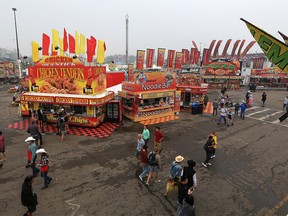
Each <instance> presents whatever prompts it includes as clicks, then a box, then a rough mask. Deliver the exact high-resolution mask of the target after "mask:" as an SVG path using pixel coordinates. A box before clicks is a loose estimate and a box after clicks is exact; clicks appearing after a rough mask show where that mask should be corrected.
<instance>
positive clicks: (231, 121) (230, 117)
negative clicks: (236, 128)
mask: <svg viewBox="0 0 288 216" xmlns="http://www.w3.org/2000/svg"><path fill="white" fill-rule="evenodd" d="M227 120H228V121H227V127H228V126H230V124H231V125H232V126H233V125H234V123H233V113H232V110H231V109H229V110H228V114H227Z"/></svg>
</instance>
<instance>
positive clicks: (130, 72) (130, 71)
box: [128, 64, 134, 82]
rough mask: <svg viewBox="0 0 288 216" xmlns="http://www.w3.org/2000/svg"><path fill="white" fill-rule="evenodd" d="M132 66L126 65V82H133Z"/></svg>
mask: <svg viewBox="0 0 288 216" xmlns="http://www.w3.org/2000/svg"><path fill="white" fill-rule="evenodd" d="M133 73H134V66H133V64H129V65H128V82H134V74H133Z"/></svg>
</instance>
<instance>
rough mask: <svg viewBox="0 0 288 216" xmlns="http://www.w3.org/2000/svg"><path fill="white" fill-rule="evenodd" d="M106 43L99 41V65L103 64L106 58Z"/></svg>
mask: <svg viewBox="0 0 288 216" xmlns="http://www.w3.org/2000/svg"><path fill="white" fill-rule="evenodd" d="M104 44H105V42H104V41H103V40H98V50H97V63H99V64H103V63H104V60H105V57H104V52H105V47H104Z"/></svg>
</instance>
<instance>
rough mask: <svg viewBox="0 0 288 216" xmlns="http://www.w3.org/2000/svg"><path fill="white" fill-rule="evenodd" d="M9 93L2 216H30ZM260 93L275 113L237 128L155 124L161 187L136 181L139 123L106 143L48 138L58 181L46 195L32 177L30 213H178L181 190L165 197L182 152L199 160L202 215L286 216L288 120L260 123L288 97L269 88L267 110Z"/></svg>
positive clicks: (1, 125) (188, 118) (0, 173)
mask: <svg viewBox="0 0 288 216" xmlns="http://www.w3.org/2000/svg"><path fill="white" fill-rule="evenodd" d="M6 88H7V87H6ZM6 90H7V89H5V87H3V86H1V87H0V92H1V95H0V100H1V103H0V109H1V115H0V121H1V122H0V130H2V131H3V132H4V135H5V138H6V145H7V148H6V152H7V156H8V160H7V161H6V162H5V164H4V166H3V167H2V168H1V169H0V184H1V189H0V215H1V216H2V215H3V216H10V215H11V216H14V215H21V214H23V213H24V212H25V208H24V207H23V206H22V205H21V201H20V192H21V184H22V182H23V180H24V178H25V176H26V175H28V174H31V173H32V171H31V169H26V168H25V167H24V166H25V164H26V151H25V147H26V146H25V145H26V144H25V143H24V142H23V141H24V139H25V138H26V137H27V133H26V132H25V131H21V130H17V129H10V128H8V127H7V126H8V124H9V123H11V122H13V121H14V120H17V119H19V117H17V108H16V107H12V106H10V104H11V98H12V94H8V93H6V92H7V91H6ZM246 91H247V90H246V89H242V90H239V91H232V92H228V93H229V94H231V95H232V97H233V98H234V99H235V100H242V99H243V98H244V97H245V93H246ZM218 92H219V91H216V90H215V91H214V90H213V91H209V99H210V100H213V99H214V98H216V97H217V96H218ZM262 92H263V91H256V92H254V93H253V95H254V101H255V103H254V104H255V106H257V111H258V112H259V110H261V109H269V110H270V111H271V112H270V113H269V114H266V113H265V112H262V114H261V112H260V113H258V114H255V115H254V114H253V112H254V111H253V110H252V109H251V111H249V110H248V111H247V114H249V113H250V114H252V115H251V117H247V118H246V119H245V120H240V119H238V118H236V119H235V121H234V126H230V127H227V126H226V125H224V124H221V125H217V124H216V122H215V120H217V118H215V117H212V116H211V115H208V114H203V115H191V114H190V113H187V112H183V113H180V119H179V120H175V121H171V122H165V123H160V124H157V125H152V126H151V127H150V128H149V129H150V132H154V130H155V127H156V126H160V127H161V129H162V131H163V133H164V136H165V139H164V141H163V144H162V147H163V151H162V154H161V159H162V164H163V167H162V169H161V171H160V173H159V178H160V179H161V180H162V182H160V183H151V184H150V186H148V187H147V186H145V185H144V184H143V183H142V182H141V181H140V180H139V179H138V178H137V176H138V175H139V172H140V169H141V167H140V166H139V165H138V164H137V160H136V159H135V158H134V157H133V155H134V151H135V146H136V135H137V133H139V132H141V131H142V127H143V126H142V125H140V124H138V123H137V124H136V123H132V122H130V121H128V120H125V121H124V125H122V126H120V127H118V128H117V130H116V131H115V132H114V133H113V134H112V135H111V136H110V137H108V138H104V139H98V138H92V137H84V136H73V135H67V136H66V137H65V141H64V142H63V143H61V142H60V138H59V137H58V136H56V135H55V134H52V133H47V134H45V135H44V146H43V147H44V148H45V149H46V150H47V152H48V153H49V155H50V160H51V167H50V172H49V175H50V176H51V177H52V178H53V181H52V182H51V184H50V185H49V187H48V188H47V189H45V190H40V188H41V187H42V186H43V179H42V178H41V177H40V176H38V177H37V178H36V179H35V181H34V192H36V193H37V194H38V199H39V205H38V206H37V211H36V213H35V214H33V215H36V216H37V215H39V216H40V215H47V216H49V215H51V216H52V215H53V216H55V215H57V216H58V215H59V216H62V215H68V216H88V215H100V216H102V215H103V216H104V215H123V216H124V215H176V209H177V203H176V201H177V195H176V192H172V193H171V194H170V196H169V197H168V198H165V197H164V195H163V194H164V191H165V186H166V180H167V178H168V175H169V167H170V164H171V163H172V161H173V159H174V158H175V156H177V155H178V154H181V155H183V156H184V157H185V161H184V163H183V165H186V162H187V160H188V159H194V160H195V161H196V162H197V165H196V171H197V176H198V187H197V189H196V190H195V192H194V198H195V209H196V214H197V216H207V215H212V216H213V215H215V216H218V215H219V216H222V215H231V216H232V215H233V216H234V215H251V216H252V215H257V216H258V215H259V216H262V215H267V216H268V215H276V216H280V215H281V216H282V215H286V214H287V213H288V204H287V200H288V195H287V185H288V171H287V170H288V169H287V166H288V159H287V155H288V150H287V148H286V145H287V140H288V139H287V130H288V128H287V127H286V126H285V125H287V124H288V122H286V123H285V121H284V122H283V124H276V123H272V122H274V120H276V119H277V118H278V117H279V116H280V115H281V113H279V114H275V115H274V116H271V117H269V120H268V121H263V117H265V118H266V117H267V115H271V113H272V112H280V111H281V109H282V102H283V100H284V97H285V96H286V95H287V92H285V91H270V90H265V92H266V93H267V95H268V96H267V102H266V103H267V104H266V105H265V107H264V108H262V107H261V94H262ZM255 112H256V110H255ZM253 116H254V118H252V117H253ZM270 118H271V120H270ZM261 119H262V120H261ZM286 121H287V120H286ZM212 130H215V131H216V132H217V134H218V140H219V148H218V149H217V152H216V158H215V159H212V161H211V163H212V166H211V167H208V168H204V167H202V166H201V162H203V161H204V159H205V153H204V150H203V145H204V143H205V141H206V139H207V136H208V135H209V134H210V132H211V131H212ZM150 146H152V140H150ZM150 146H149V147H150Z"/></svg>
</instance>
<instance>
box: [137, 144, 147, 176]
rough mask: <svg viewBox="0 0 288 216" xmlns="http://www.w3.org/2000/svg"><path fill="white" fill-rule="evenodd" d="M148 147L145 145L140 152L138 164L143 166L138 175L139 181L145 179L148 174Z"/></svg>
mask: <svg viewBox="0 0 288 216" xmlns="http://www.w3.org/2000/svg"><path fill="white" fill-rule="evenodd" d="M147 148H148V146H147V145H146V144H145V145H144V146H143V148H142V149H141V151H140V162H141V163H142V166H143V171H142V173H141V174H140V175H139V179H140V180H141V181H143V179H144V178H145V177H146V175H147V174H148V173H149V166H148V152H147Z"/></svg>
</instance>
